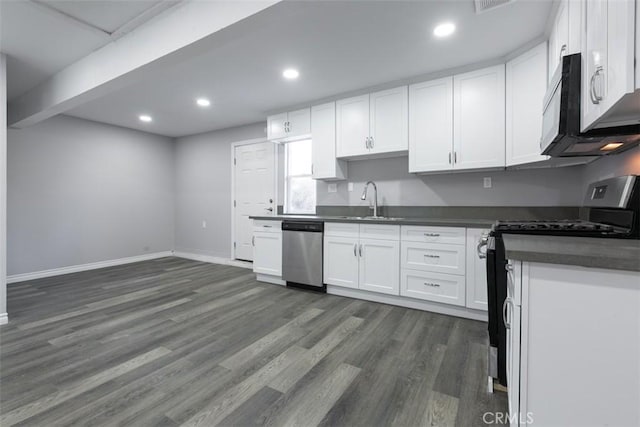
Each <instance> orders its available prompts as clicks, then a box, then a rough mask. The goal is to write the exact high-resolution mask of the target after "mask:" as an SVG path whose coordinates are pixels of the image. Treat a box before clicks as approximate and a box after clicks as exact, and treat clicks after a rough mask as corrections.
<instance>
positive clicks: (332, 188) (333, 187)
mask: <svg viewBox="0 0 640 427" xmlns="http://www.w3.org/2000/svg"><path fill="white" fill-rule="evenodd" d="M337 192H338V184H335V183H334V184H329V185H327V193H337Z"/></svg>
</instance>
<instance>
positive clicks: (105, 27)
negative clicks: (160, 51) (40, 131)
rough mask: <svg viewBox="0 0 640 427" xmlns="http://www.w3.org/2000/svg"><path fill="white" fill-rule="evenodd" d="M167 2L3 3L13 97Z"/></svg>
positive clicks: (1, 34)
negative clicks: (133, 20)
mask: <svg viewBox="0 0 640 427" xmlns="http://www.w3.org/2000/svg"><path fill="white" fill-rule="evenodd" d="M161 1H162V0H132V1H111V0H106V1H105V0H73V1H70V0H0V51H1V52H2V53H5V54H7V86H8V98H9V99H10V100H11V99H14V98H16V97H17V96H19V95H21V94H23V93H25V92H26V91H28V90H29V89H31V88H33V87H34V86H36V85H38V84H39V83H41V82H42V81H44V80H45V79H46V78H48V77H50V76H51V75H53V74H55V73H56V72H58V71H60V70H61V69H63V68H64V67H66V66H67V65H69V64H72V63H73V62H75V61H77V60H79V59H80V58H82V57H84V56H86V55H88V54H89V53H91V52H93V51H94V50H96V49H98V48H100V47H102V46H104V45H106V44H108V43H110V42H111V41H112V40H113V38H112V37H111V33H113V32H114V31H115V30H117V29H119V28H121V27H122V26H123V25H125V24H127V23H129V22H130V21H131V20H132V19H134V18H136V17H138V16H139V15H140V14H142V13H144V12H145V11H146V10H149V9H151V8H153V7H154V6H156V5H157V4H158V3H159V2H161Z"/></svg>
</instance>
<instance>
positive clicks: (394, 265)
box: [358, 239, 400, 295]
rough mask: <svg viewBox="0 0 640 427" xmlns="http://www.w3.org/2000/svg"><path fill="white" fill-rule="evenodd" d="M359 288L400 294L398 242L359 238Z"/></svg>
mask: <svg viewBox="0 0 640 427" xmlns="http://www.w3.org/2000/svg"><path fill="white" fill-rule="evenodd" d="M358 254H359V256H360V289H363V290H365V291H371V292H380V293H383V294H390V295H400V243H399V242H398V241H392V240H375V239H360V244H359V247H358Z"/></svg>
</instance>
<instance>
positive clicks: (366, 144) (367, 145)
mask: <svg viewBox="0 0 640 427" xmlns="http://www.w3.org/2000/svg"><path fill="white" fill-rule="evenodd" d="M364 146H365V147H366V148H367V149H369V137H368V136H367V137H366V138H365V139H364Z"/></svg>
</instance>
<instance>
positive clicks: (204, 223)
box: [202, 220, 207, 228]
mask: <svg viewBox="0 0 640 427" xmlns="http://www.w3.org/2000/svg"><path fill="white" fill-rule="evenodd" d="M202 228H207V221H204V220H203V221H202Z"/></svg>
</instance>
